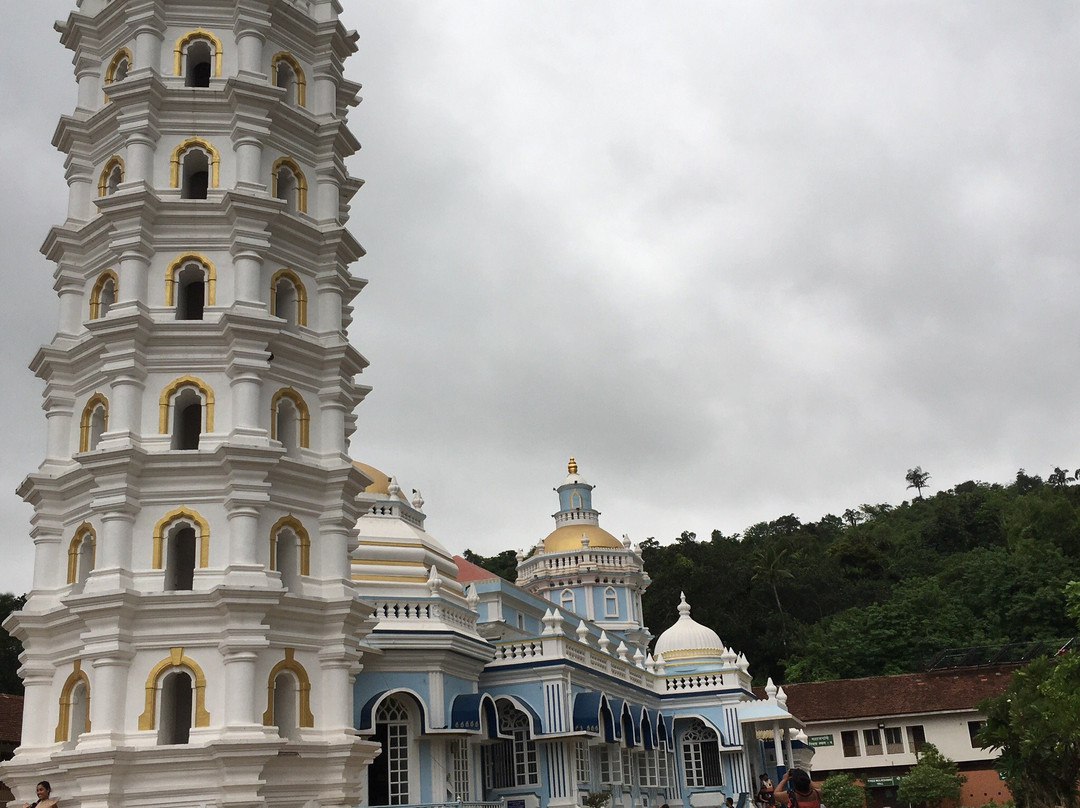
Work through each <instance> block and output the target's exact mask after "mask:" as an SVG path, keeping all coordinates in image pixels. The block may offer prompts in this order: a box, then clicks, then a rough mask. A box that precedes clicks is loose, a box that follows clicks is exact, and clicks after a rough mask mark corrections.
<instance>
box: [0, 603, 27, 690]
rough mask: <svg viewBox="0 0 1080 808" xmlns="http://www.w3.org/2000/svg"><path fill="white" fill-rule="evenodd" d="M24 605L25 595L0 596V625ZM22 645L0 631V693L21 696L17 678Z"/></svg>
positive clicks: (20, 682) (19, 682) (19, 683)
mask: <svg viewBox="0 0 1080 808" xmlns="http://www.w3.org/2000/svg"><path fill="white" fill-rule="evenodd" d="M25 603H26V595H19V596H18V597H16V596H15V595H12V594H10V593H3V594H0V623H2V622H3V621H4V620H7V617H8V615H9V614H11V613H12V612H17V611H18V610H19V609H21V608H22V607H23V605H24V604H25ZM21 653H22V643H21V642H19V641H18V640H16V639H15V638H14V637H12V636H11V635H10V634H8V633H7V632H6V631H4V630H3V629H0V693H12V694H14V695H16V696H21V695H22V692H23V684H22V680H21V679H20V678H19V654H21Z"/></svg>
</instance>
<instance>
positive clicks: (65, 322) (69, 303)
mask: <svg viewBox="0 0 1080 808" xmlns="http://www.w3.org/2000/svg"><path fill="white" fill-rule="evenodd" d="M59 275H60V279H59V280H58V281H57V284H58V285H57V287H56V293H57V295H58V296H59V297H60V324H59V326H58V327H57V329H56V330H57V331H59V332H60V333H61V334H71V335H74V334H78V333H79V331H81V330H82V323H83V320H86V319H87V318H89V316H90V307H89V299H88V298H86V297H85V296H84V290H83V287H82V285H81V284H79V283H78V282H76V281H75V279H74V278H72V277H71V276H70V275H69V274H68V270H67V268H66V267H61V268H60V272H59ZM84 305H85V306H86V308H84Z"/></svg>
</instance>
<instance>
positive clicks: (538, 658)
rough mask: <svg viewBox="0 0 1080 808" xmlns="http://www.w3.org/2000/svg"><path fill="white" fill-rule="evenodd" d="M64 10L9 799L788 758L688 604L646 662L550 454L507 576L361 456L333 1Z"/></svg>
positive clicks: (551, 801)
mask: <svg viewBox="0 0 1080 808" xmlns="http://www.w3.org/2000/svg"><path fill="white" fill-rule="evenodd" d="M75 5H76V8H75V9H74V10H73V11H72V12H71V13H70V14H69V16H68V18H67V19H66V20H64V21H61V22H59V23H57V26H56V30H57V31H58V33H59V34H60V39H61V42H62V43H63V44H64V46H66V47H67V48H68V49H70V50H71V51H72V53H73V65H74V71H75V77H76V80H77V92H76V97H75V104H74V109H73V110H72V111H71V112H70V114H68V115H65V116H63V117H62V118H61V120H60V122H59V124H58V126H57V129H56V133H55V135H54V137H53V144H54V145H55V146H56V147H57V149H59V150H60V151H61V152H62V153H63V154H64V155H65V177H66V180H67V184H68V205H67V214H66V217H65V219H64V221H63V222H60V223H58V224H57V225H56V226H54V227H53V228H52V229H51V231H50V232H49V234H48V236H47V237H46V240H45V244H44V245H43V247H42V252H43V253H44V254H45V257H46V258H47V259H48V261H49V262H51V264H52V265H53V267H52V279H53V288H54V289H55V290H56V293H57V297H58V316H57V318H56V319H57V329H56V332H55V334H54V336H53V339H52V340H51V342H50V343H49V344H47V345H44V346H42V347H41V349H40V350H39V351H38V353H37V354H36V355H35V357H34V358H33V360H32V362H31V369H32V370H33V371H34V373H35V374H36V375H37V376H38V377H39V378H40V379H41V381H42V383H43V386H44V392H43V404H42V406H43V409H44V411H45V422H46V424H47V427H46V441H45V451H44V457H43V459H42V461H41V463H40V465H39V466H38V468H37V469H35V470H33V471H31V473H30V474H29V475H28V476H27V478H26V479H25V481H24V482H23V484H22V485H21V486H20V488H19V494H20V495H21V496H22V497H23V499H25V500H26V501H27V502H29V503H30V504H31V505H32V506H33V508H34V516H33V519H32V521H31V528H30V531H29V537H26V538H24V537H23V535H22V534H23V531H22V530H21V529H19V528H15V527H12V528H11V529H10V532H11V533H13V534H14V536H13V537H12V538H11V539H9V540H8V541H9V542H16V541H21V542H25V543H27V544H29V543H32V544H33V547H34V554H35V556H34V578H33V582H32V584H29V585H28V586H29V596H28V599H27V601H26V604H25V606H24V608H23V609H22V610H21V611H20V612H17V613H16V614H14V615H12V616H11V617H10V618H9V619H8V621H6V623H5V627H6V628H7V630H9V631H10V632H11V634H12V635H13V636H15V637H17V638H18V639H19V640H20V641H21V642H22V644H23V649H24V650H23V655H22V657H21V662H22V667H21V669H20V674H21V676H22V678H23V682H24V685H25V709H24V716H25V720H24V725H23V728H22V745H21V746H20V747H19V749H18V751H17V752H16V754H15V757H14V758H13V759H12V760H10V761H8V762H6V763H4V764H3V766H2V767H0V776H2V778H3V780H4V782H5V783H6V784H8V785H9V786H10V787H11V788H12V789H13V791H14V792H15V795H16V800H17V801H18V802H23V801H26V802H30V801H32V800H33V799H34V797H33V794H34V785H35V783H37V781H39V780H42V779H45V780H49V781H51V783H52V785H53V793H54V796H56V797H58V798H59V799H60V801H61V803H62V804H63V805H64V806H65V808H150V807H151V806H160V805H169V806H174V808H208V807H210V806H213V807H214V808H218V807H219V806H220V807H221V808H226V807H227V808H262V807H263V806H265V807H266V808H346V806H355V805H369V806H391V805H395V806H396V805H414V804H442V803H447V802H489V803H500V804H503V805H505V806H506V808H549V806H550V808H559V806H571V805H578V804H581V802H582V800H583V799H584V798H585V796H586V795H587V794H589V793H595V792H600V791H604V792H610V793H611V795H612V801H613V804H614V806H615V808H630V806H634V808H652V807H653V806H658V805H661V804H663V803H665V802H666V803H668V804H669V805H671V806H680V805H681V806H718V805H722V804H723V801H724V798H725V797H733V798H734V799H735V800H736V802H738V800H739V798H740V795H743V794H746V793H747V792H750V791H752V790H753V789H752V787H751V783H752V782H753V781H754V780H755V777H756V775H757V774H758V773H760V772H768V773H770V774H772V775H774V776H775V774H776V773H777V770H778V769H779V768H781V767H783V766H785V765H790V764H791V763H792V762H793V761H794V760H795V756H796V753H797V752H798V751H799V749H800V747H799V745H798V744H797V743H796V744H793V743H792V736H791V734H792V731H793V730H795V729H797V726H798V723H797V722H796V721H795V719H793V718H792V716H791V715H790V714H789V713H788V711H787V709H786V707H785V697H784V694H783V692H782V691H778V690H776V689H775V688H772V687H770V688H768V690H767V698H765V699H755V698H754V696H753V694H752V691H751V678H750V674H749V662H748V661H747V660H746V658H745V657H743V656H741V655H739V654H738V653H736V652H735V651H734V650H733V649H731V648H728V647H725V646H724V644H723V643H722V642H721V640H720V638H719V637H718V636H717V634H716V633H715V632H714V631H712V630H711V629H709V628H707V627H705V626H702V625H700V624H698V623H696V622H695V621H694V620H693V618H692V617H691V616H690V604H688V603H686V602H683V603H681V604H680V605H679V613H680V616H679V619H678V621H677V622H676V623H675V624H674V625H673V626H670V627H668V628H667V629H666V630H665V631H664V632H663V633H662V634H661V635H660V636H659V637H657V638H656V640H655V643H653V641H652V639H653V638H652V635H651V634H650V632H649V629H648V628H647V627H646V626H645V625H644V623H643V622H642V608H641V598H642V595H643V594H644V593H645V591H646V588H647V587H648V584H649V578H648V574H647V572H646V570H645V569H644V568H643V565H642V560H641V556H640V554H639V553H638V551H637V550H636V549H635V547H634V546H633V545H632V543H631V542H630V540H629V539H627V538H625V537H624V538H623V539H622V540H619V539H617V538H615V536H613V535H612V534H610V533H608V532H607V531H605V530H604V529H603V528H601V527H600V522H599V513H598V512H597V510H596V509H595V508H594V507H593V502H592V493H593V487H592V486H591V485H590V484H589V483H587V482H586V481H585V480H584V479H583V478H582V477H581V476H580V474H579V473H578V469H577V466H576V464H575V463H574V462H573V461H571V463H570V465H569V468H568V475H567V477H566V478H565V480H563V482H562V484H561V485H559V486H558V489H557V491H558V495H559V508H558V511H557V512H556V513H555V527H554V530H552V532H551V533H550V534H549V535H548V536H547V537H546V538H544V539H543V540H542V541H540V542H538V543H536V544H535V546H532V547H529V548H528V551H527V552H523V553H521V555H520V558H519V562H518V568H517V580H516V582H515V583H510V582H509V581H504V580H501V579H499V578H496V577H494V576H492V575H491V574H489V573H487V572H486V571H484V570H481V569H479V568H477V567H474V566H473V565H471V564H468V563H467V562H465V561H464V560H462V559H459V558H456V557H455V556H453V555H452V554H451V553H450V552H449V551H448V550H447V549H446V546H445V545H443V544H442V543H440V542H439V541H437V540H436V539H435V538H433V537H432V536H431V535H429V534H428V533H427V531H426V529H425V522H426V516H425V513H424V510H423V506H424V503H423V500H422V499H421V497H420V496H419V494H417V493H415V492H412V491H410V494H409V495H406V494H405V492H404V491H403V490H402V489H401V487H400V486H399V485H398V483H397V482H396V480H395V479H393V478H391V477H388V476H386V475H385V474H383V473H382V472H380V471H378V470H376V469H373V468H371V467H369V466H364V465H362V464H358V463H355V462H354V460H353V458H354V457H356V456H362V455H363V448H364V447H362V446H360V447H356V446H352V447H351V446H350V438H351V436H352V435H353V433H354V431H355V426H356V418H357V416H356V414H355V413H354V410H355V409H356V407H357V406H358V405H359V404H360V403H361V402H362V401H363V399H364V397H365V395H366V394H367V392H368V388H367V387H366V386H365V385H363V384H361V383H359V382H358V381H357V380H356V377H357V376H358V375H359V374H360V373H361V372H362V371H363V369H364V368H365V367H366V365H367V361H366V359H365V358H364V357H363V356H362V355H361V353H360V352H359V350H358V348H357V347H356V346H355V345H354V344H353V342H352V341H351V340H350V335H349V327H350V325H351V324H352V312H353V309H352V300H353V299H354V298H355V297H356V295H357V294H359V293H360V292H361V290H362V289H363V288H364V285H365V283H366V282H365V281H364V280H362V279H360V278H357V277H356V276H355V275H353V274H352V271H351V268H350V267H351V264H352V263H353V262H354V261H355V260H357V259H358V258H360V257H361V256H362V255H363V248H362V247H361V246H360V244H359V243H358V242H357V241H356V239H355V238H354V237H353V236H352V235H351V234H350V232H349V230H348V229H347V226H346V225H347V222H348V220H349V212H350V206H349V202H350V199H351V198H352V196H353V195H354V194H355V193H356V192H357V191H358V190H359V188H360V186H361V182H360V181H359V180H357V179H355V178H353V177H351V176H350V175H349V174H348V172H347V170H346V162H347V159H348V158H349V157H350V156H351V155H352V154H353V153H355V152H356V150H357V149H358V148H359V143H358V141H357V140H356V138H355V137H354V136H353V134H352V133H351V131H350V130H349V127H348V124H347V115H348V112H349V109H350V108H351V107H352V106H354V105H355V104H356V103H357V102H358V91H359V89H360V88H359V85H358V84H356V83H355V82H352V81H350V80H348V79H347V78H346V77H345V74H344V63H345V60H346V59H347V58H348V57H349V56H350V54H352V53H353V52H355V51H356V49H357V40H358V36H357V34H356V33H355V32H354V31H349V30H347V29H345V28H344V26H343V25H342V24H341V21H340V19H339V15H340V13H341V6H340V4H339V2H338V0H76V2H75ZM13 237H17V235H16V236H13ZM28 277H34V276H28ZM38 277H39V278H40V279H41V280H44V277H45V273H41V275H40V276H38ZM27 282H30V281H27Z"/></svg>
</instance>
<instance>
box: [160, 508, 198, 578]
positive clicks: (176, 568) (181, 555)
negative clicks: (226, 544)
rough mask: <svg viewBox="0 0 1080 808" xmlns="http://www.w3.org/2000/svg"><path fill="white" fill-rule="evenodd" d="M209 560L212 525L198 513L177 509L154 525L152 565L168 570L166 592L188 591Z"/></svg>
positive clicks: (166, 571)
mask: <svg viewBox="0 0 1080 808" xmlns="http://www.w3.org/2000/svg"><path fill="white" fill-rule="evenodd" d="M209 561H210V526H209V524H208V523H207V521H206V520H205V519H204V518H203V517H202V516H200V515H199V514H198V513H196V512H195V511H192V510H188V509H187V508H182V507H181V508H177V509H175V510H173V511H170V512H169V513H167V514H165V516H163V517H162V518H161V519H160V520H158V523H157V525H155V526H154V548H153V568H154V569H156V570H161V569H163V570H164V571H165V591H166V592H188V591H191V590H192V589H193V588H194V585H195V570H196V568H199V569H205V568H206V566H207V565H208V564H209Z"/></svg>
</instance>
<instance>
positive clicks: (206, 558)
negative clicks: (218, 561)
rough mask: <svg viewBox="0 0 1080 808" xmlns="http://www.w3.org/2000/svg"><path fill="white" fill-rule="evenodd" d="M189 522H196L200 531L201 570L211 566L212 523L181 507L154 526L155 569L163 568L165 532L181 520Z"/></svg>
mask: <svg viewBox="0 0 1080 808" xmlns="http://www.w3.org/2000/svg"><path fill="white" fill-rule="evenodd" d="M185 519H186V520H187V521H189V522H194V523H195V527H197V528H198V529H199V569H206V567H207V566H209V564H210V523H209V522H207V521H206V519H205V518H204V517H203V516H202V514H200V513H199V512H198V511H194V510H191V509H190V508H186V507H184V506H183V505H181V506H180V507H179V508H174V509H173V510H171V511H169V512H168V513H167V514H165V515H164V516H163V517H161V518H160V519H158V521H157V524H156V525H154V549H153V559H152V566H153V569H156V570H159V569H161V568H162V556H163V555H164V553H163V550H164V547H165V531H166V530H168V528H169V527H170V526H171V525H172V524H173V523H174V522H179V521H180V520H185Z"/></svg>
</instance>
